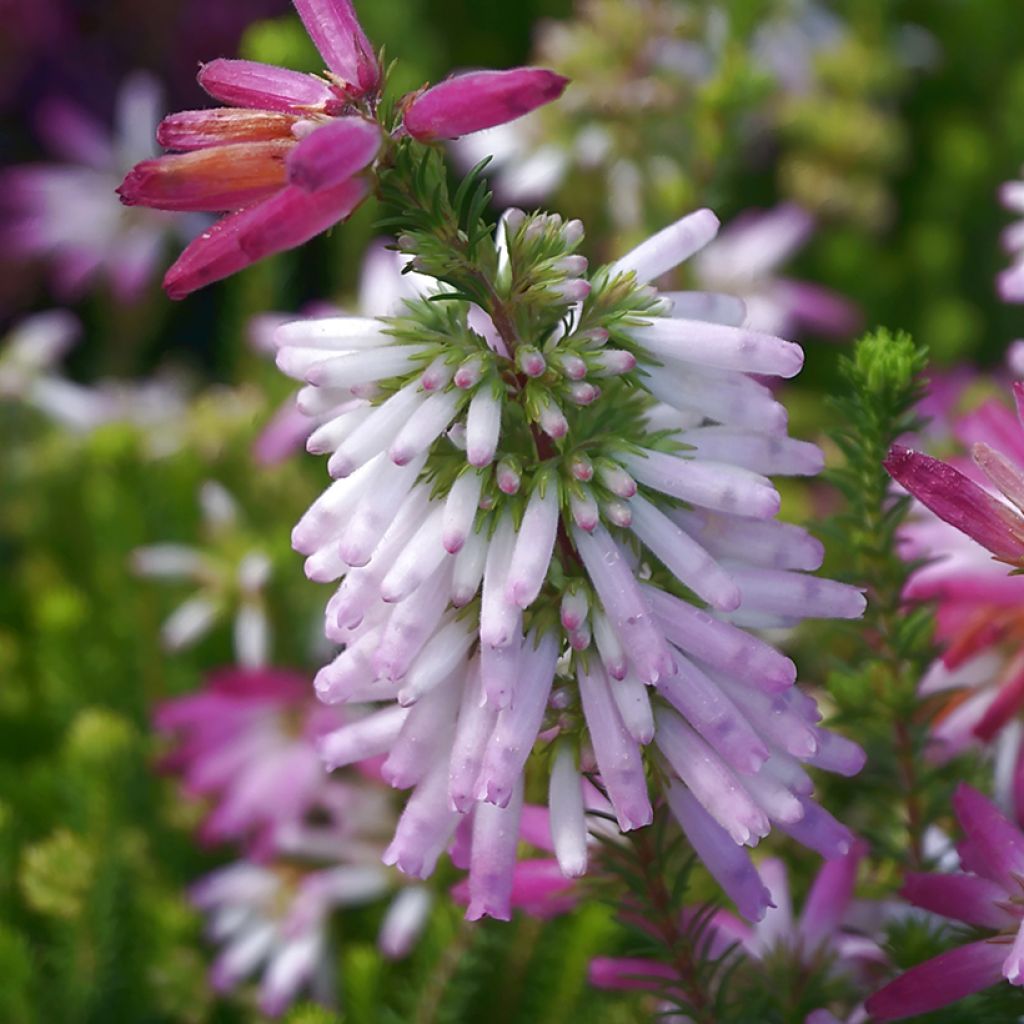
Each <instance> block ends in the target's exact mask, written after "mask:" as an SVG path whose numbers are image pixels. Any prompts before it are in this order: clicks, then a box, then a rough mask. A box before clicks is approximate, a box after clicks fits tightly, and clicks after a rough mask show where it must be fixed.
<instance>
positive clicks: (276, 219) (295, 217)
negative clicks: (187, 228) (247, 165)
mask: <svg viewBox="0 0 1024 1024" xmlns="http://www.w3.org/2000/svg"><path fill="white" fill-rule="evenodd" d="M368 192H369V185H368V184H367V183H366V182H365V181H363V180H362V179H360V178H350V179H349V180H348V181H345V182H342V184H340V185H336V186H335V187H334V188H332V189H324V190H323V191H321V192H314V193H310V192H306V191H304V190H303V189H300V188H298V187H296V186H294V185H289V186H286V187H285V188H283V189H281V190H280V191H279V192H278V193H277V194H276V195H273V196H271V197H270V198H269V199H266V200H264V201H263V202H262V203H259V204H258V205H256V206H251V207H249V208H248V209H245V210H239V211H238V212H237V213H233V214H230V215H229V216H227V217H224V218H223V219H221V220H219V221H218V222H217V223H216V224H214V225H213V227H212V228H210V229H209V230H208V231H204V232H203V233H202V234H201V235H200V236H199V237H198V238H197V239H195V240H194V241H193V242H192V243H191V244H190V245H189V246H188V247H187V248H186V249H185V251H184V252H183V253H182V254H181V255H180V256H179V257H178V259H177V261H176V262H175V263H174V265H173V266H172V267H171V269H170V270H168V271H167V274H166V276H165V277H164V288H165V290H166V291H167V294H168V295H169V296H170V297H171V298H172V299H182V298H184V297H185V296H186V295H188V294H189V293H190V292H194V291H195V290H196V289H197V288H202V287H204V286H205V285H208V284H211V283H212V282H214V281H219V280H221V278H224V277H229V276H230V275H231V274H235V273H237V272H238V271H239V270H242V269H244V268H245V267H247V266H249V265H250V264H251V263H255V262H256V261H257V260H261V259H263V258H264V257H266V256H271V255H273V254H274V253H277V252H283V251H284V250H285V249H294V248H295V246H297V245H302V243H303V242H308V241H309V239H311V238H312V237H313V236H314V235H318V234H320V232H321V231H326V230H327V229H328V228H329V227H331V226H332V225H333V224H336V223H337V222H338V221H340V220H344V219H345V218H346V217H348V216H349V215H350V214H351V213H352V211H353V210H354V209H355V208H356V207H357V206H358V205H359V204H360V203H361V202H362V201H363V200H364V199H365V198H366V195H367V193H368Z"/></svg>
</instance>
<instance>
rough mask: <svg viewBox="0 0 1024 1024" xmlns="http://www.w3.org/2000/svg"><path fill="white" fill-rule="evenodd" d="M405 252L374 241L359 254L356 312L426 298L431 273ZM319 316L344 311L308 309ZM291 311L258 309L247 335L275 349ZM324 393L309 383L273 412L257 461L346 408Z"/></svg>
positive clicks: (284, 451) (293, 444)
mask: <svg viewBox="0 0 1024 1024" xmlns="http://www.w3.org/2000/svg"><path fill="white" fill-rule="evenodd" d="M407 263H408V258H407V257H403V256H402V255H401V254H400V253H397V252H394V251H393V250H391V249H388V248H386V247H385V245H384V243H383V242H377V243H375V244H374V245H372V246H371V247H370V249H369V251H368V252H367V254H366V256H365V258H364V259H363V269H362V274H361V276H360V281H359V297H358V302H357V304H356V305H357V312H358V314H359V315H360V316H366V317H374V316H397V315H398V314H399V313H401V312H402V309H403V308H404V306H405V303H406V301H407V300H409V299H417V298H426V297H427V296H428V295H429V294H430V289H431V287H432V286H433V285H434V280H433V278H426V277H424V276H423V275H422V274H417V273H416V272H415V271H409V270H408V269H406V264H407ZM309 312H310V313H311V314H313V313H314V312H316V313H317V315H320V316H330V315H334V314H337V315H344V311H343V310H340V309H337V308H332V307H329V306H327V305H326V304H321V305H320V307H319V308H318V309H316V310H309ZM292 319H294V317H291V316H286V315H285V314H283V313H262V314H259V315H258V316H255V317H253V318H252V320H251V321H250V324H249V336H250V339H251V341H252V343H253V345H254V347H256V348H257V349H258V350H260V351H261V352H276V351H277V346H276V344H275V343H274V341H273V338H274V334H275V332H276V330H277V328H278V327H280V326H281V325H282V324H285V323H287V322H288V321H290V320H292ZM321 398H322V396H321V395H318V394H316V393H315V391H314V390H313V389H311V388H305V389H303V391H302V392H300V394H299V397H298V401H296V400H295V399H289V400H288V401H287V402H285V404H284V405H283V406H282V407H281V408H280V409H279V410H278V411H277V412H275V413H274V415H273V417H272V418H271V420H270V422H269V423H268V424H267V425H266V427H264V429H263V431H262V432H261V433H260V436H259V437H258V438H257V439H256V443H255V445H254V453H255V455H256V458H257V459H259V461H261V462H263V463H265V464H271V463H274V462H278V461H280V460H282V459H285V458H287V457H288V456H289V455H291V454H292V453H293V452H294V451H295V450H296V448H299V447H301V446H302V445H304V444H306V443H307V442H310V435H311V434H314V433H315V432H316V429H317V427H319V426H321V425H322V424H324V423H327V422H328V421H330V420H332V419H334V418H335V417H337V416H339V415H340V414H341V413H342V412H344V411H345V408H346V405H345V403H344V402H342V403H341V404H340V405H336V406H328V407H326V408H325V407H324V404H323V402H322V401H321ZM320 443H321V441H320V436H319V435H318V436H317V437H316V439H314V440H312V441H311V443H310V445H309V451H310V452H312V453H314V454H316V453H318V452H321V451H322V450H323V449H321V448H320V447H319V445H320Z"/></svg>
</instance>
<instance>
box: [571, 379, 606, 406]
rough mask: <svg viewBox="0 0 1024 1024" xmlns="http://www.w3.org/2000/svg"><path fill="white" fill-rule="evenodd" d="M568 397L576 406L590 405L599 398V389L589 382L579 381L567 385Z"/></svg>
mask: <svg viewBox="0 0 1024 1024" xmlns="http://www.w3.org/2000/svg"><path fill="white" fill-rule="evenodd" d="M569 397H570V398H571V399H572V400H573V401H574V402H575V403H576V404H577V405H591V404H592V403H593V402H596V401H597V400H598V399H599V398H600V397H601V389H600V388H599V387H597V385H596V384H591V383H590V382H589V381H579V382H577V383H575V384H570V385H569Z"/></svg>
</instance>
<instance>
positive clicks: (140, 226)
mask: <svg viewBox="0 0 1024 1024" xmlns="http://www.w3.org/2000/svg"><path fill="white" fill-rule="evenodd" d="M160 113H161V95H160V88H159V86H158V84H157V83H156V81H155V80H154V79H153V78H152V77H151V76H149V75H148V74H146V73H144V72H136V73H135V74H132V75H129V76H128V77H127V78H126V79H125V80H124V82H123V84H122V85H121V89H120V92H119V93H118V100H117V112H116V117H115V125H114V129H113V131H112V132H111V131H109V130H108V129H107V128H106V127H105V126H103V125H101V124H98V123H97V122H96V121H94V120H93V119H92V117H91V116H90V115H88V114H86V113H85V112H84V111H83V110H81V109H80V108H79V107H78V106H76V105H75V104H74V103H72V102H71V101H69V100H64V99H53V100H50V101H48V102H47V103H45V104H43V105H42V107H41V108H40V110H39V116H38V122H39V130H40V133H41V134H42V136H43V139H44V141H45V142H46V143H47V144H48V146H49V148H50V149H51V150H52V152H53V153H54V155H55V156H57V157H60V158H61V159H62V160H63V161H64V162H62V163H50V164H24V165H19V166H17V167H13V168H10V169H8V170H6V171H4V172H3V175H2V177H0V182H2V185H3V193H4V194H3V199H2V203H3V205H4V207H5V213H6V216H7V224H6V225H5V227H4V229H3V232H2V239H3V242H4V244H5V245H6V246H7V247H8V248H9V249H10V251H12V252H14V253H17V254H19V255H20V256H22V257H26V258H32V259H41V260H44V261H46V263H47V264H48V265H49V267H50V269H51V272H52V276H53V285H54V288H55V289H56V290H57V292H58V293H59V294H60V295H62V296H65V297H68V298H74V297H77V296H78V295H80V294H81V293H82V292H83V291H85V290H86V289H87V288H88V287H90V286H91V285H93V284H94V282H96V281H97V280H99V279H104V280H106V281H107V282H108V283H109V284H110V287H111V288H112V290H113V292H114V295H115V297H116V298H117V299H118V300H120V301H122V302H131V301H133V300H135V299H137V298H138V297H139V296H140V295H141V293H142V292H143V290H144V289H145V287H146V286H147V284H148V283H149V282H150V280H151V279H152V277H153V275H154V273H155V272H156V270H157V269H158V267H159V265H160V262H161V259H162V256H163V249H164V246H165V244H166V241H167V239H168V237H169V236H180V235H182V234H183V233H184V232H187V230H188V228H189V226H190V225H189V224H188V223H187V222H181V221H175V219H174V218H172V217H171V216H169V215H168V214H166V213H161V212H158V211H154V210H134V211H128V210H125V209H124V208H123V207H121V206H119V204H118V203H117V202H115V201H114V200H113V199H112V196H113V193H114V190H115V189H116V188H117V186H118V185H119V184H120V182H121V179H122V178H123V177H124V174H125V171H126V170H127V168H129V167H131V166H132V164H134V163H135V162H137V161H138V160H141V159H143V158H144V157H146V156H148V155H149V154H150V153H151V152H152V148H153V132H154V130H155V128H156V124H157V122H158V120H159V118H160Z"/></svg>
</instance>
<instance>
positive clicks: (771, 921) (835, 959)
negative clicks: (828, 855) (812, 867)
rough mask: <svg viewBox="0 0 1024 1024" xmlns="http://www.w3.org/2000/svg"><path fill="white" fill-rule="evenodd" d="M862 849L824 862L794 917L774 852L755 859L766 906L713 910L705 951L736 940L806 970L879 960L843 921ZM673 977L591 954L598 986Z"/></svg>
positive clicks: (653, 966) (658, 986)
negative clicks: (753, 910)
mask: <svg viewBox="0 0 1024 1024" xmlns="http://www.w3.org/2000/svg"><path fill="white" fill-rule="evenodd" d="M864 853H865V847H864V845H863V844H862V843H857V844H855V845H854V846H853V847H851V849H850V851H849V852H848V853H847V854H845V855H844V856H842V857H837V858H835V859H834V860H830V861H828V862H826V863H825V864H824V865H823V866H822V868H821V869H820V870H819V872H818V874H817V876H816V878H815V879H814V882H813V883H812V885H811V889H810V892H809V893H808V895H807V900H806V902H805V903H804V906H803V909H802V910H801V912H800V914H799V915H798V916H796V917H794V915H793V906H792V900H791V898H790V892H789V880H788V877H787V872H786V867H785V865H784V864H783V863H782V862H781V861H779V860H776V859H775V858H768V859H766V860H763V861H762V862H761V863H760V864H759V865H758V869H757V871H758V875H759V877H760V880H761V882H762V883H763V885H764V886H765V888H766V889H767V891H768V893H769V895H770V897H771V906H770V907H769V908H768V910H767V911H766V912H765V915H764V917H763V918H762V920H761V921H759V922H758V923H757V924H755V925H753V926H751V925H750V924H747V923H746V922H745V921H741V920H739V919H737V918H736V917H734V916H733V915H732V914H730V913H728V912H727V911H718V912H717V913H716V914H715V915H714V917H713V918H711V920H710V923H709V924H708V933H707V938H706V940H707V941H709V942H710V948H709V955H710V956H712V957H717V956H721V955H723V954H724V953H725V952H726V951H727V950H729V949H730V948H735V947H736V946H737V944H738V948H739V950H741V951H742V953H743V954H744V955H745V956H747V957H749V958H751V959H752V960H771V959H778V958H780V957H781V958H785V959H786V960H787V961H790V960H791V961H793V965H794V967H797V966H798V965H799V967H800V969H802V970H804V971H806V973H807V974H808V975H810V974H813V973H815V972H817V971H820V970H822V969H824V970H826V971H827V972H829V973H844V972H845V973H852V972H854V971H856V970H857V969H858V968H859V967H863V966H864V965H866V964H877V963H879V962H884V961H885V955H884V953H883V952H882V950H881V948H880V947H879V946H878V944H877V943H876V942H875V941H874V940H873V939H871V938H869V937H868V936H866V935H863V934H860V933H858V932H857V931H854V930H853V929H852V928H851V927H850V926H849V923H848V921H847V918H848V917H849V911H850V905H851V901H852V899H853V891H854V883H855V882H856V877H857V868H858V865H859V864H860V861H861V859H862V858H863V856H864ZM640 925H641V927H643V923H642V922H640ZM702 941H704V940H702ZM674 976H675V975H674V974H673V970H672V968H671V967H670V966H669V965H667V964H664V963H660V962H658V961H655V960H645V959H642V958H636V957H626V958H623V957H597V958H595V959H594V960H593V961H591V964H590V980H591V983H592V984H594V985H596V986H597V987H599V988H625V989H630V988H638V989H643V988H653V989H655V990H664V986H665V982H666V981H667V980H671V979H672V978H673V977H674Z"/></svg>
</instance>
